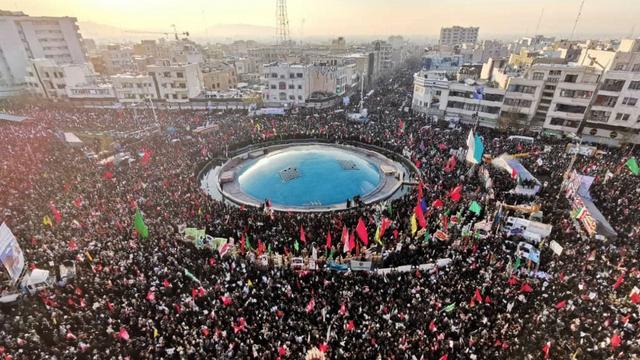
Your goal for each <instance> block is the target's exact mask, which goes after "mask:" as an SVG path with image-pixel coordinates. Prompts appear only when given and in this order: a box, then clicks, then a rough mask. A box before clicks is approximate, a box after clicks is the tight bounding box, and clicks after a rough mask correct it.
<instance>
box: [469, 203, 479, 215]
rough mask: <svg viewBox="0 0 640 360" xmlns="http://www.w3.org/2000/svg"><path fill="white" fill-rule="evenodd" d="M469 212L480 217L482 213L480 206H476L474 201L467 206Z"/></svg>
mask: <svg viewBox="0 0 640 360" xmlns="http://www.w3.org/2000/svg"><path fill="white" fill-rule="evenodd" d="M469 211H471V212H474V213H475V214H476V215H480V211H482V206H480V204H478V203H477V202H476V201H475V200H474V201H472V202H471V205H469Z"/></svg>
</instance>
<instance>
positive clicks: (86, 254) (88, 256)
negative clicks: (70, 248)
mask: <svg viewBox="0 0 640 360" xmlns="http://www.w3.org/2000/svg"><path fill="white" fill-rule="evenodd" d="M84 255H85V256H86V257H87V259H89V261H90V262H93V257H92V256H91V254H90V253H89V252H88V251H85V253H84Z"/></svg>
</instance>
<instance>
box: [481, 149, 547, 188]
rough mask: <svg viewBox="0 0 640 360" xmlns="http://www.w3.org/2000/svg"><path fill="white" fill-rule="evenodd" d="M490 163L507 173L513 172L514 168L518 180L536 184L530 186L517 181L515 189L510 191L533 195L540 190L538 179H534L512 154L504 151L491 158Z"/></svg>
mask: <svg viewBox="0 0 640 360" xmlns="http://www.w3.org/2000/svg"><path fill="white" fill-rule="evenodd" d="M491 164H492V165H493V166H495V167H497V168H499V169H503V170H505V171H506V172H508V173H509V174H514V170H515V174H516V176H517V177H518V180H520V181H534V182H535V183H536V185H534V186H533V187H532V188H530V187H524V186H522V185H521V184H520V181H518V185H517V186H516V187H515V189H513V190H511V192H512V193H516V194H520V195H529V196H533V195H535V194H537V193H538V192H540V189H541V188H542V186H541V185H540V181H538V179H536V178H535V177H534V176H533V175H532V174H531V173H530V172H529V170H527V168H525V167H524V166H523V165H522V164H521V163H520V161H518V160H516V159H514V158H513V156H511V155H509V154H506V153H505V154H502V155H500V156H498V157H497V158H495V159H493V160H491Z"/></svg>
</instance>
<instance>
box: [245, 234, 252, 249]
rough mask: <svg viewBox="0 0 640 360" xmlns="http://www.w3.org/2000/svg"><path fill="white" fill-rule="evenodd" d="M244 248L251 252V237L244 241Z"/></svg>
mask: <svg viewBox="0 0 640 360" xmlns="http://www.w3.org/2000/svg"><path fill="white" fill-rule="evenodd" d="M244 247H246V248H247V250H251V243H250V242H249V236H247V237H246V238H245V239H244Z"/></svg>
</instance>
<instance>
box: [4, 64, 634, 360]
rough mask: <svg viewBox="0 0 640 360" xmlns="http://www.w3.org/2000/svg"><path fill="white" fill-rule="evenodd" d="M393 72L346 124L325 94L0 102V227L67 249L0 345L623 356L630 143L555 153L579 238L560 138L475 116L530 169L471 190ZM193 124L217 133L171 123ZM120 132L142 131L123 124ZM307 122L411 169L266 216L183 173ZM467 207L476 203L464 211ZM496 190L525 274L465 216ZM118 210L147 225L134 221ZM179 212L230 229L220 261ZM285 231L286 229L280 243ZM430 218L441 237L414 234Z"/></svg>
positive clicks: (107, 351) (629, 263) (140, 354)
mask: <svg viewBox="0 0 640 360" xmlns="http://www.w3.org/2000/svg"><path fill="white" fill-rule="evenodd" d="M411 86H412V77H411V72H410V71H409V70H408V69H404V72H398V73H394V74H393V76H392V77H387V78H385V79H383V80H381V81H380V82H379V83H378V84H377V87H376V89H375V92H374V93H373V95H371V96H369V97H368V98H367V99H366V101H365V105H366V107H367V108H368V111H369V119H370V121H369V122H367V123H354V122H350V121H348V120H346V119H345V117H344V114H343V113H342V112H334V111H333V110H325V111H318V110H310V109H298V110H295V111H292V112H291V113H289V114H287V115H285V116H281V117H270V116H248V115H247V114H246V111H224V112H208V111H186V110H182V111H178V110H164V111H161V110H158V111H157V112H156V114H153V113H152V111H151V109H148V108H144V109H143V108H141V109H137V110H136V111H135V112H134V111H132V110H129V109H125V110H121V109H116V110H113V109H108V110H107V109H81V108H77V107H70V106H68V105H60V104H48V105H46V106H43V105H37V104H32V103H23V102H7V103H4V104H2V105H1V106H0V108H2V109H1V110H2V112H8V113H15V114H21V115H26V116H28V117H29V118H30V121H28V122H26V123H22V124H0V138H2V139H3V141H2V142H0V154H2V156H0V189H1V190H2V191H1V192H0V210H1V212H0V222H4V223H6V224H7V225H8V226H9V227H10V228H11V230H12V231H13V233H14V234H15V235H16V237H17V238H18V239H19V242H20V246H21V247H22V249H23V251H24V253H25V258H26V261H27V268H28V269H35V268H38V269H49V270H51V271H52V272H55V268H56V266H57V265H58V264H61V263H63V262H65V261H68V260H73V261H75V263H76V268H77V273H76V276H75V278H74V279H72V280H71V281H68V282H65V283H62V282H60V283H58V284H56V286H53V287H51V288H48V289H44V290H41V291H39V292H38V293H37V294H34V295H29V296H24V297H22V298H21V299H20V300H19V301H17V302H14V303H11V304H4V305H2V306H0V359H7V360H8V359H44V358H49V359H54V358H55V359H71V358H87V359H102V358H115V359H125V358H129V359H137V358H141V359H144V358H149V359H151V358H165V359H172V358H176V359H203V358H216V359H250V358H260V359H299V358H302V357H304V356H305V355H306V354H307V353H308V352H309V351H310V350H311V349H312V348H316V349H317V350H318V351H319V352H320V353H322V354H324V356H326V358H331V359H333V358H335V359H383V358H384V359H445V360H446V359H494V358H498V359H500V358H502V359H511V358H525V359H536V358H558V359H560V358H563V359H567V358H573V359H605V358H612V359H632V358H637V357H638V356H639V355H640V336H639V333H638V326H639V325H640V324H639V322H640V313H639V312H638V310H639V308H638V303H639V301H638V300H640V299H638V298H636V297H630V296H629V294H630V293H631V292H632V289H633V288H634V287H635V286H638V278H639V276H640V267H639V264H638V258H639V255H640V254H639V251H640V246H639V245H638V240H639V229H638V226H639V223H638V222H637V221H636V219H635V218H634V216H635V214H637V213H638V210H640V200H639V199H640V196H639V195H640V194H639V191H640V187H639V184H640V181H639V180H638V179H639V178H638V177H637V176H633V175H632V174H631V173H630V172H629V171H628V170H627V169H626V167H625V166H624V162H625V161H626V160H627V159H628V158H629V157H631V156H636V157H637V156H638V155H640V152H639V151H636V149H635V148H632V147H629V146H623V147H621V148H604V149H603V150H604V151H605V152H606V153H604V154H603V153H600V154H598V155H596V156H578V157H577V159H576V161H575V164H574V165H573V168H575V169H576V170H577V171H578V172H579V173H581V174H586V175H590V176H594V177H595V178H596V179H595V181H594V184H593V185H592V188H591V191H592V194H593V197H594V202H595V204H596V205H597V206H598V207H599V208H600V210H601V211H602V213H603V214H604V216H605V217H607V218H608V219H609V220H610V222H611V224H612V226H613V227H614V228H615V230H616V232H617V233H618V236H617V237H616V238H607V239H602V238H597V239H596V238H595V237H592V236H586V235H585V234H584V231H583V230H582V229H581V228H580V225H579V224H578V223H577V222H576V221H575V219H573V218H572V217H571V214H570V213H571V211H570V210H571V209H570V204H569V202H568V201H567V199H566V198H564V195H563V191H562V189H561V187H562V183H563V176H564V174H565V171H566V170H567V168H568V165H569V164H570V162H571V160H572V156H571V155H570V154H566V152H565V146H566V144H567V142H568V140H566V139H558V138H550V137H543V136H537V138H536V141H535V142H534V143H532V144H526V143H518V142H514V141H511V140H509V139H508V137H509V135H512V133H510V132H508V131H499V130H494V129H484V128H478V129H477V132H478V133H479V134H480V135H481V136H482V137H483V139H484V145H485V153H486V154H488V155H491V156H498V155H500V154H503V153H509V154H514V153H528V157H525V158H521V159H520V161H521V163H522V164H523V166H525V167H526V168H527V169H529V170H530V171H531V173H532V174H533V175H534V176H535V177H536V178H537V179H538V180H539V181H540V182H541V184H542V189H541V191H540V192H539V193H538V194H536V195H526V196H525V195H517V194H514V193H513V192H511V190H512V189H513V188H514V187H515V186H516V184H517V181H516V180H514V178H513V177H512V176H511V175H512V174H508V173H506V172H504V171H501V170H499V169H496V168H494V167H491V166H488V165H484V166H481V167H482V168H483V169H485V170H486V171H487V172H488V173H489V175H490V177H491V180H492V188H491V191H489V189H487V187H486V182H485V181H484V180H483V179H481V177H479V176H478V172H479V166H474V167H471V166H470V165H469V164H465V162H464V161H457V162H454V163H453V164H452V162H451V158H452V155H451V152H450V151H451V150H458V149H461V148H463V149H464V148H466V135H467V132H468V130H469V128H467V127H466V126H463V127H462V128H461V129H460V128H459V129H448V128H446V127H440V126H439V125H438V123H437V122H434V121H433V119H431V118H429V117H425V116H424V115H422V114H419V113H412V112H411V111H406V110H405V107H406V106H409V105H407V104H410V103H411ZM355 100H356V101H352V103H353V104H357V99H355ZM354 106H355V105H354ZM346 110H347V111H350V109H346ZM208 122H213V123H215V124H217V126H218V127H217V129H216V130H215V131H212V132H209V133H205V134H198V135H194V134H193V133H192V131H191V130H193V129H194V128H196V127H198V126H202V125H205V124H206V123H208ZM140 129H145V131H144V133H143V134H142V135H140V134H137V135H136V136H135V137H131V138H127V137H126V135H123V134H127V133H130V132H132V131H136V130H140ZM167 129H171V131H170V132H168V131H166V130H167ZM61 131H75V132H78V133H81V132H107V133H110V134H119V135H118V136H119V137H118V138H117V139H116V140H117V141H118V146H117V148H118V149H119V150H120V151H125V152H129V153H131V154H133V155H134V156H133V157H134V160H133V161H130V162H127V161H125V162H122V163H120V164H117V165H116V164H114V163H112V162H103V163H99V162H98V161H96V160H95V159H92V158H88V157H87V156H85V154H84V153H83V152H82V151H80V150H78V149H77V148H71V147H69V146H67V145H66V144H65V143H64V142H63V141H61V139H60V137H59V134H60V132H61ZM114 136H115V135H114ZM313 137H316V138H322V139H325V140H329V141H334V142H344V141H358V142H360V143H363V144H373V145H377V146H381V147H384V148H386V149H388V150H390V151H393V152H395V153H397V154H404V156H406V157H408V158H409V159H410V161H412V162H413V163H414V164H415V165H416V167H417V168H418V170H419V173H417V174H414V180H415V181H416V182H417V183H418V184H419V185H418V186H419V187H421V188H420V189H418V187H416V186H413V185H412V186H406V187H405V188H404V189H403V190H402V195H401V196H398V197H396V198H394V199H393V200H389V201H387V202H386V203H385V204H384V206H381V205H380V204H370V205H365V206H358V207H352V208H350V209H348V210H344V211H339V212H334V213H318V214H314V213H285V212H276V213H268V212H265V211H264V210H263V209H259V208H250V207H239V206H235V205H233V204H229V203H228V202H223V201H220V200H216V199H214V198H212V197H211V196H210V195H209V194H207V193H206V192H205V191H203V189H202V185H201V183H200V179H198V178H197V176H196V174H197V173H198V171H199V170H200V168H201V167H202V166H203V164H205V163H207V162H209V161H212V160H214V159H224V158H225V155H227V154H228V152H229V150H230V149H231V150H233V149H237V148H241V147H243V146H246V145H248V144H257V143H262V142H265V141H271V140H277V139H286V138H313ZM89 146H90V147H94V146H95V149H93V150H95V152H96V153H99V152H100V151H101V150H103V149H100V144H89ZM138 154H142V155H140V156H139V155H138ZM220 161H222V160H220ZM452 165H453V166H452ZM609 173H611V174H612V176H611V175H608V174H609ZM524 185H525V186H528V184H524ZM458 186H460V187H459V188H458V191H459V193H460V195H461V196H460V197H461V198H460V199H458V200H456V199H455V197H453V196H451V194H452V191H454V189H455V188H456V187H458ZM421 196H422V197H423V198H424V199H425V203H426V204H427V206H426V208H425V209H424V217H425V218H426V219H425V221H426V224H421V225H420V226H419V228H424V231H421V232H420V234H421V235H420V236H416V233H415V230H414V227H415V225H414V224H412V223H413V221H412V215H414V214H415V208H416V206H417V205H416V204H418V206H421V207H422V205H420V200H419V199H418V198H419V197H421ZM473 202H475V203H477V204H479V205H480V206H481V211H479V212H478V211H471V210H470V209H469V204H471V203H473ZM502 202H504V203H508V204H511V205H526V204H530V203H536V204H540V205H541V207H542V211H543V213H544V215H543V216H544V217H543V221H544V222H545V223H547V224H551V225H552V226H553V231H552V234H551V236H550V237H549V239H547V240H545V243H546V245H547V246H545V245H544V244H543V245H541V246H540V250H541V256H540V264H541V265H540V270H541V271H543V272H544V273H546V274H547V275H548V276H546V277H543V278H539V277H535V276H529V275H530V274H528V273H527V272H526V265H525V264H524V262H523V264H522V265H519V264H516V263H515V262H516V260H515V258H514V255H513V254H512V253H509V252H508V251H507V250H505V248H504V246H503V245H504V244H503V243H504V241H505V240H506V237H507V235H506V234H503V233H501V232H491V234H489V235H488V236H482V237H481V236H474V234H473V232H471V233H470V232H469V231H468V229H469V225H473V224H475V223H477V222H479V221H481V220H483V219H487V220H489V221H492V220H494V219H495V213H496V211H497V209H498V207H499V206H498V203H502ZM137 210H139V211H140V212H141V214H142V215H143V217H144V222H145V224H146V226H147V227H148V229H149V236H148V237H143V236H141V234H139V233H138V231H137V230H135V227H134V224H133V218H134V214H135V213H136V211H137ZM507 213H508V212H507ZM510 214H511V215H514V216H520V217H524V216H525V215H523V214H515V213H513V212H511V213H510ZM505 216H506V214H505ZM503 217H504V216H503ZM361 219H362V220H363V222H364V223H365V225H366V227H367V231H368V234H369V236H370V237H371V238H373V234H374V233H375V232H376V228H377V226H378V224H379V222H380V219H387V220H389V221H390V225H389V228H388V230H387V231H386V232H384V234H383V235H382V236H381V237H380V241H379V242H374V241H371V243H370V244H369V245H368V246H366V245H365V244H364V243H361V242H360V240H359V239H358V238H357V237H356V242H358V244H357V245H358V246H357V248H356V249H353V250H350V251H347V252H346V253H345V251H344V247H343V244H342V243H341V234H342V231H343V229H344V228H345V227H346V228H347V229H349V230H350V231H352V230H354V229H355V228H356V225H357V224H358V222H359V221H360V220H361ZM454 219H455V220H454ZM422 225H424V226H422ZM181 226H188V227H195V228H204V229H206V232H207V234H211V235H213V236H216V237H222V238H233V239H235V244H236V248H235V249H234V250H233V251H232V252H231V253H230V254H228V255H226V256H223V257H221V256H220V254H219V252H215V251H211V250H209V249H199V248H196V247H194V246H193V245H191V244H187V243H185V242H184V241H182V235H181V234H180V233H179V231H178V229H179V228H180V227H181ZM301 227H303V228H304V230H305V235H306V236H305V237H306V239H305V240H306V241H305V242H301V243H300V244H299V248H298V249H296V247H297V246H295V245H294V244H295V243H298V242H300V238H299V233H300V232H299V229H300V228H301ZM439 230H440V231H441V230H444V231H445V232H446V233H447V239H438V238H436V236H435V234H436V233H437V232H438V231H439ZM327 233H330V234H331V237H332V239H333V242H332V244H331V247H330V248H327V241H326V238H327ZM422 234H424V235H422ZM242 240H244V241H242ZM551 240H553V241H555V242H557V243H559V244H561V245H562V247H563V248H564V251H563V252H562V254H561V255H559V256H558V255H556V254H554V252H553V251H551V249H549V246H548V243H549V241H551ZM241 243H242V244H243V246H242V248H240V244H241ZM259 244H264V245H265V247H266V246H268V249H269V251H272V252H274V253H279V254H283V255H285V256H288V257H291V256H297V255H302V254H309V253H311V252H312V251H313V249H314V248H315V249H316V251H318V252H319V253H320V254H321V256H324V257H325V258H326V257H329V256H330V257H331V258H333V259H334V260H336V261H340V259H341V258H347V257H353V258H367V257H370V256H371V254H377V255H379V256H380V257H381V258H382V264H381V266H384V267H394V266H401V265H419V264H425V263H432V262H434V261H435V260H437V259H444V258H448V259H451V262H450V263H449V264H448V265H447V266H445V267H442V268H434V269H433V270H430V271H421V270H417V269H415V271H409V272H402V273H400V272H397V273H396V272H392V273H389V274H384V275H379V274H376V273H372V272H336V271H332V270H329V269H318V270H315V271H295V270H292V269H290V268H287V267H272V268H267V269H264V268H262V267H258V266H256V264H254V263H252V262H251V261H249V260H248V258H247V256H245V255H246V254H247V253H249V252H255V251H256V249H258V248H259ZM329 254H330V255H329ZM518 263H519V261H518ZM3 276H5V275H3ZM3 280H9V279H8V278H7V277H6V276H5V278H4V279H3ZM2 290H3V292H6V291H9V290H10V289H9V287H8V286H5V287H3V288H2Z"/></svg>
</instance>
